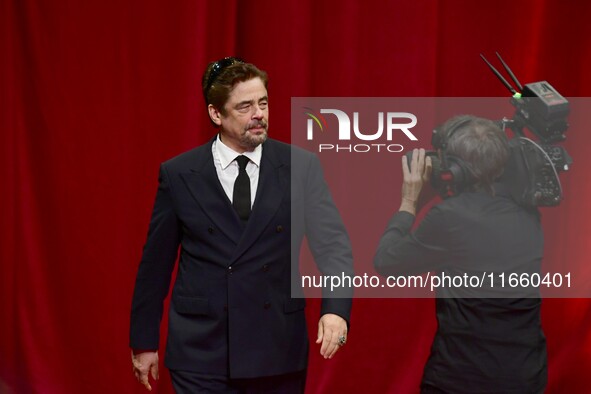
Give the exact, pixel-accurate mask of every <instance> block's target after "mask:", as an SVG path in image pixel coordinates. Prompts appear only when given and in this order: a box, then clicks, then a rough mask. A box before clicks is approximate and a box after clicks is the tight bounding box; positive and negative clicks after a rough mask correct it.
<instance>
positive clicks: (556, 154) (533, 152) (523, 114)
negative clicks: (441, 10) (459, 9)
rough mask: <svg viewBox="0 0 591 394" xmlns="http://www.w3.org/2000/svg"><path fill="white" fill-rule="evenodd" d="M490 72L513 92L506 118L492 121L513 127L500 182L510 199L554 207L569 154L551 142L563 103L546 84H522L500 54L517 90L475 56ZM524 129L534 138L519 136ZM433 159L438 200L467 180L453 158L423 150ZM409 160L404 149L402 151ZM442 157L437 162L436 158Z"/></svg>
mask: <svg viewBox="0 0 591 394" xmlns="http://www.w3.org/2000/svg"><path fill="white" fill-rule="evenodd" d="M480 56H481V57H482V59H483V60H484V61H485V62H486V64H487V65H488V66H489V68H490V69H491V70H492V71H493V73H494V74H495V75H496V76H497V77H498V78H499V79H500V80H501V82H502V83H503V84H504V85H505V87H507V89H509V91H510V92H511V93H512V94H513V97H512V98H511V104H512V105H513V106H514V107H515V108H516V111H515V114H514V115H513V118H512V119H507V118H504V119H502V120H500V121H498V122H497V123H498V124H499V126H500V127H501V128H502V129H503V130H506V129H507V128H509V129H511V130H512V131H513V137H514V138H512V139H511V140H510V141H509V145H510V148H511V155H510V158H509V162H508V164H507V166H506V167H505V171H504V172H503V175H502V177H501V179H500V182H501V183H503V184H505V185H506V186H508V187H509V189H510V190H511V195H512V197H513V199H514V200H515V201H516V202H517V203H519V204H521V205H524V206H528V207H538V206H557V205H558V204H560V201H562V186H561V184H560V179H559V177H558V172H560V171H567V170H568V169H569V166H570V165H571V164H572V158H571V157H570V156H569V155H568V153H567V152H566V150H565V149H564V148H563V147H561V146H558V145H556V143H557V142H560V141H563V140H564V139H565V138H566V137H565V135H564V132H566V130H567V128H568V123H567V120H566V118H567V116H568V114H569V111H570V107H569V103H568V101H567V100H566V99H565V98H564V97H562V96H561V95H560V94H559V93H558V92H557V91H556V90H555V89H554V88H553V87H552V86H551V85H550V84H549V83H548V82H546V81H542V82H535V83H530V84H526V85H525V86H522V85H521V84H520V83H519V81H518V80H517V78H516V77H515V75H514V74H513V72H512V71H511V69H510V68H509V66H507V64H506V63H505V62H504V61H503V59H502V58H501V56H500V55H499V54H498V53H497V56H498V58H499V60H500V61H501V63H502V64H503V67H504V68H505V70H506V71H507V72H508V74H509V75H510V76H511V79H512V80H513V82H515V84H516V85H517V87H518V88H519V90H520V92H518V91H517V90H515V89H514V88H513V87H512V86H511V84H510V83H509V82H507V80H506V79H505V78H504V77H503V76H502V75H501V74H500V73H499V72H498V71H497V70H496V69H495V68H494V67H493V66H492V64H490V63H489V62H488V61H487V60H486V58H485V57H484V56H482V55H480ZM524 128H527V129H528V130H529V131H531V133H532V134H533V135H535V136H536V137H537V139H539V142H536V141H534V140H533V139H531V138H528V137H526V136H525V134H524V132H523V130H524ZM437 132H438V130H437V129H436V130H434V132H433V133H434V134H433V140H432V143H433V145H434V147H435V148H436V149H437V148H439V147H440V146H438V144H437V143H436V141H437V138H436V137H439V138H441V136H437V135H436V134H437ZM427 155H429V156H431V158H432V162H433V176H432V178H431V180H432V185H433V186H434V187H435V189H436V190H437V191H438V192H439V194H440V195H441V196H442V197H443V198H447V197H449V196H452V195H454V194H457V193H458V192H461V191H462V190H463V189H464V188H465V187H466V186H469V185H468V184H467V181H466V180H467V178H468V177H467V176H466V171H465V170H464V169H463V168H462V167H461V165H460V164H458V163H455V162H454V161H453V160H449V159H448V160H446V159H445V156H443V157H441V158H440V157H439V155H438V153H437V152H434V151H429V152H427ZM407 157H409V159H410V152H409V153H407ZM441 159H443V160H441Z"/></svg>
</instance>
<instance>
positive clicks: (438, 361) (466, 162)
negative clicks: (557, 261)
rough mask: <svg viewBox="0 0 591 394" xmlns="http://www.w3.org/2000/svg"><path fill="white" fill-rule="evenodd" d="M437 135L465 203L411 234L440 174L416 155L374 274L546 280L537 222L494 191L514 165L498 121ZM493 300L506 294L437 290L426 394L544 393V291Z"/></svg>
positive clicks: (456, 125)
mask: <svg viewBox="0 0 591 394" xmlns="http://www.w3.org/2000/svg"><path fill="white" fill-rule="evenodd" d="M438 132H439V135H438V137H439V138H440V140H442V141H443V143H441V141H440V143H439V144H435V141H434V146H436V148H438V154H439V157H440V158H443V159H444V160H442V164H443V165H445V163H446V162H447V164H448V165H449V164H450V163H451V164H453V165H455V166H457V167H458V168H459V169H460V172H461V173H463V174H464V177H463V178H464V179H463V181H462V184H459V185H454V187H456V188H457V190H456V192H457V193H456V194H455V195H453V196H452V197H449V198H447V199H445V200H443V201H442V202H441V203H439V204H437V205H435V206H434V207H433V208H431V209H430V210H429V212H428V213H427V214H426V216H425V218H424V219H423V220H422V221H421V223H420V224H419V225H418V227H417V229H416V230H415V231H413V232H411V227H412V226H413V223H414V221H415V215H416V212H417V210H418V209H419V208H420V206H418V205H419V199H420V197H421V195H422V194H423V195H424V194H425V191H424V190H423V189H424V186H425V183H428V182H429V180H430V177H431V172H432V167H434V166H433V164H432V161H431V158H430V157H426V156H425V151H424V150H423V149H420V150H417V149H415V150H414V151H413V154H412V159H411V160H407V158H406V156H403V157H402V172H403V184H402V202H401V205H400V209H399V211H398V212H397V213H396V214H395V215H394V216H393V217H392V218H391V219H390V221H389V223H388V225H387V228H386V230H385V232H384V234H383V235H382V238H381V240H380V243H379V246H378V250H377V253H376V256H375V259H374V265H375V268H376V270H377V271H378V272H379V273H380V274H382V275H385V276H386V275H411V274H417V273H424V272H430V271H434V272H435V273H434V274H435V275H437V274H440V275H441V274H445V275H447V276H451V277H453V276H459V275H464V274H465V273H480V274H482V273H493V272H494V273H495V275H497V274H498V273H501V272H507V273H509V272H539V271H540V265H541V259H542V253H543V234H542V228H541V225H540V220H539V215H538V213H537V211H535V210H533V209H531V210H529V209H525V208H523V207H521V206H519V205H517V204H516V203H515V202H514V201H513V200H512V199H511V198H510V194H509V193H508V191H507V190H504V187H503V185H501V184H499V183H495V180H496V179H497V178H498V177H499V176H500V175H501V174H502V172H503V169H504V167H505V165H506V163H507V160H508V157H509V146H508V140H507V137H506V135H505V134H504V132H503V131H502V130H501V129H499V127H498V126H497V125H495V123H494V122H492V121H490V120H487V119H482V118H477V117H474V116H466V115H464V116H459V117H455V118H452V119H450V120H448V121H447V122H446V123H445V124H444V125H443V127H442V128H441V129H440V130H438ZM409 161H410V163H409ZM443 170H445V168H443ZM495 285H496V284H495ZM493 291H498V290H497V289H490V288H489V289H488V290H486V291H485V290H483V289H474V288H471V287H469V286H458V287H454V286H450V285H448V286H442V287H438V288H437V291H436V295H437V299H436V314H437V322H438V328H437V332H436V334H435V338H434V340H433V344H432V347H431V354H430V356H429V359H428V361H427V364H426V366H425V369H424V373H423V379H422V382H421V393H470V394H473V393H504V394H508V393H515V394H516V393H520V394H523V393H542V392H543V391H544V388H545V386H546V381H547V360H546V340H545V337H544V334H543V331H542V328H541V323H540V306H541V299H540V297H539V291H538V290H537V289H533V290H531V289H529V290H526V291H527V292H528V293H519V294H520V297H523V298H506V297H508V296H515V294H516V293H511V294H508V293H502V292H500V293H496V294H495V293H493ZM491 294H495V295H493V296H492V297H491ZM523 294H525V295H523ZM483 296H486V297H490V298H483ZM493 297H494V298H493ZM503 297H505V298H503ZM525 297H528V298H525Z"/></svg>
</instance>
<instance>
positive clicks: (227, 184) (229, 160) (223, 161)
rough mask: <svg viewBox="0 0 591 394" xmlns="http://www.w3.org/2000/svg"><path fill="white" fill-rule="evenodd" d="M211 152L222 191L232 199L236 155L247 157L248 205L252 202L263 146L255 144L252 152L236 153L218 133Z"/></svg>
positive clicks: (236, 173)
mask: <svg viewBox="0 0 591 394" xmlns="http://www.w3.org/2000/svg"><path fill="white" fill-rule="evenodd" d="M211 153H212V154H213V163H214V165H215V170H216V172H217V174H218V179H219V180H220V183H221V184H222V187H223V189H224V192H226V196H228V199H229V200H230V201H231V202H233V201H232V196H233V191H234V182H235V181H236V177H237V176H238V170H239V169H238V163H237V162H236V160H235V159H236V157H237V156H240V155H241V154H242V155H244V156H246V157H248V158H249V159H250V161H249V162H248V164H247V165H246V173H247V174H248V177H249V178H250V207H251V208H252V205H253V204H254V198H255V197H256V195H257V186H258V184H259V172H260V168H261V156H262V155H263V146H262V145H259V146H257V147H256V148H255V149H254V151H252V152H244V153H238V152H236V151H234V150H233V149H232V148H230V147H228V146H227V145H225V144H224V143H223V142H222V140H221V139H220V135H219V134H218V136H217V138H216V139H215V141H214V142H213V144H212V145H211Z"/></svg>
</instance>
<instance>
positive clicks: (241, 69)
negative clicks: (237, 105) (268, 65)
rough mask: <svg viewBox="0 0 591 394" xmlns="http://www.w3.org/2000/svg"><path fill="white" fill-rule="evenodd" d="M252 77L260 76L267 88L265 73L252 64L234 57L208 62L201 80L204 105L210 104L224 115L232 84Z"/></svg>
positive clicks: (234, 84)
mask: <svg viewBox="0 0 591 394" xmlns="http://www.w3.org/2000/svg"><path fill="white" fill-rule="evenodd" d="M253 78H260V79H261V81H263V84H264V85H265V88H267V83H268V78H267V73H266V72H264V71H262V70H259V69H258V68H257V67H256V66H255V65H254V64H251V63H245V62H244V61H242V60H241V59H238V58H234V57H229V58H224V59H221V60H218V61H216V62H211V63H209V65H208V66H207V69H206V70H205V73H204V74H203V78H202V80H201V87H202V89H203V98H204V99H205V105H206V106H207V105H209V104H211V105H213V106H214V107H215V108H216V109H217V110H218V111H220V112H221V113H222V114H223V115H225V114H226V112H225V108H224V106H225V105H226V102H227V101H228V98H229V97H230V93H231V92H232V89H233V88H234V86H236V84H237V83H239V82H244V81H249V80H251V79H253Z"/></svg>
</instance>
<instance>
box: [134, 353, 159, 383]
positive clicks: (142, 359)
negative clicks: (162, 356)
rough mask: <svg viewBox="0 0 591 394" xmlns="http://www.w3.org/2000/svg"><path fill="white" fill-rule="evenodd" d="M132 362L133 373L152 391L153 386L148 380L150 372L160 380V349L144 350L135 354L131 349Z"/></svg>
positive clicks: (154, 377)
mask: <svg viewBox="0 0 591 394" xmlns="http://www.w3.org/2000/svg"><path fill="white" fill-rule="evenodd" d="M131 362H132V364H133V373H134V375H135V377H136V379H137V380H138V382H140V383H141V384H143V385H144V386H146V388H147V389H148V390H150V391H152V386H150V382H149V381H148V374H149V373H151V374H152V378H153V379H154V380H158V351H155V352H151V351H148V352H142V353H138V354H133V350H132V351H131Z"/></svg>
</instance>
